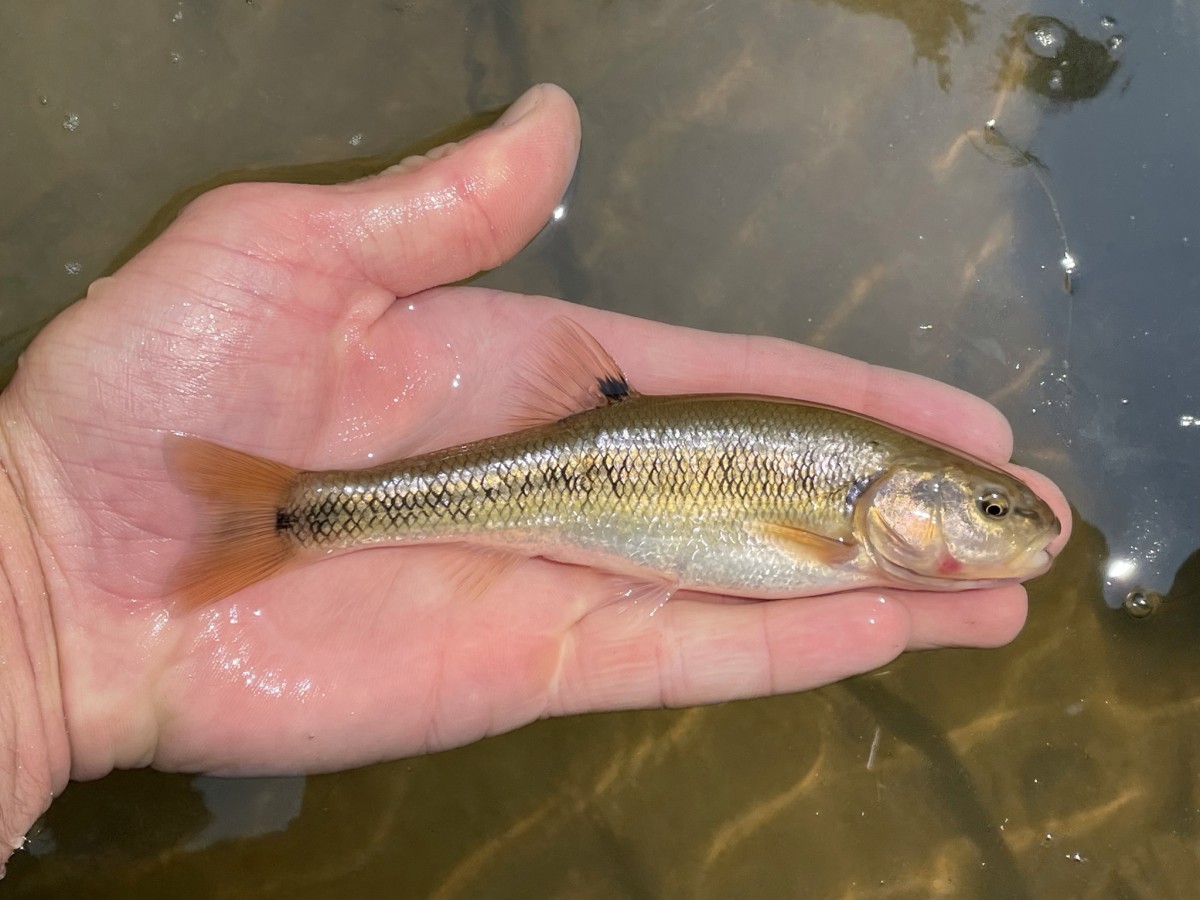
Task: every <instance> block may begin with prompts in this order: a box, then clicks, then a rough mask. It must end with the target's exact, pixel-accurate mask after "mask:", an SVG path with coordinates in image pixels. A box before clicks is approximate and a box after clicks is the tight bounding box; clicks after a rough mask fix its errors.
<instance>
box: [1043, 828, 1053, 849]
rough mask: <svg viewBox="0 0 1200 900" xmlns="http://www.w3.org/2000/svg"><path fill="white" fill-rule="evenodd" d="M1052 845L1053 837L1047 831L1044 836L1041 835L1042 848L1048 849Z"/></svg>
mask: <svg viewBox="0 0 1200 900" xmlns="http://www.w3.org/2000/svg"><path fill="white" fill-rule="evenodd" d="M1053 843H1054V835H1052V834H1051V833H1050V832H1048V831H1047V832H1046V833H1045V834H1044V835H1042V846H1043V847H1049V846H1050V845H1051V844H1053Z"/></svg>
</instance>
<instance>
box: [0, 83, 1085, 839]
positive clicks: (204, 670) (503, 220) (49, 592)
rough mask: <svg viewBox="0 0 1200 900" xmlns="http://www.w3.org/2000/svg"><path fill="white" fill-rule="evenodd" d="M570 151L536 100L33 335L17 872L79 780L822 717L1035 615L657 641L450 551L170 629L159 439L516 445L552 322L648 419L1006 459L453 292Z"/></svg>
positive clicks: (275, 208)
mask: <svg viewBox="0 0 1200 900" xmlns="http://www.w3.org/2000/svg"><path fill="white" fill-rule="evenodd" d="M578 146H579V120H578V116H577V113H576V110H575V107H574V104H573V103H572V101H571V100H570V98H569V97H568V96H567V95H566V94H565V93H563V92H562V91H561V90H559V89H557V88H554V87H552V86H541V87H539V88H535V89H534V90H533V91H531V92H530V93H529V94H527V95H526V96H525V97H524V98H522V100H521V101H519V102H518V103H517V104H515V105H514V107H513V108H512V109H510V111H509V113H508V114H506V116H505V117H504V118H503V119H502V120H501V122H500V123H498V124H497V126H495V127H493V128H492V129H489V130H487V131H485V132H481V133H480V134H478V135H475V136H474V137H472V138H470V139H469V140H467V141H464V142H462V143H461V144H459V145H458V146H457V147H455V148H453V149H451V150H450V151H448V152H444V153H439V154H432V155H431V156H435V157H437V158H436V159H426V160H415V161H409V162H407V163H406V164H404V165H402V166H400V167H397V168H396V169H394V170H391V171H388V172H385V173H382V174H380V175H378V176H375V177H373V178H370V179H367V180H364V181H361V182H356V183H353V184H347V185H340V186H334V187H312V186H299V185H280V184H246V185H237V186H232V187H227V188H222V189H220V190H217V191H214V192H212V193H210V194H208V195H206V196H204V197H202V198H200V199H199V200H198V201H196V202H195V203H193V204H192V205H191V206H189V207H188V208H187V209H186V210H185V211H184V213H183V214H182V215H181V216H180V217H179V219H178V220H177V221H176V222H175V223H174V224H173V225H172V226H171V227H170V228H169V229H168V230H167V231H166V232H165V233H164V234H163V235H162V236H161V237H159V238H158V239H157V240H156V241H154V242H153V243H152V244H151V245H150V246H149V247H147V248H146V249H145V250H144V251H143V252H142V253H141V254H139V255H138V256H137V257H136V258H135V259H133V260H132V261H130V262H129V263H128V264H127V265H126V266H125V267H124V268H122V269H121V270H120V271H119V272H118V273H116V274H115V275H114V276H112V277H110V278H106V279H103V280H101V281H98V282H97V283H95V284H94V285H92V287H91V289H90V290H89V291H88V295H87V298H86V299H85V300H84V301H82V302H80V303H78V304H76V305H75V306H73V307H71V308H70V309H69V310H67V311H66V312H64V313H63V314H62V315H60V316H59V317H58V318H57V319H56V320H55V321H54V322H53V323H52V324H51V325H50V326H49V327H47V328H46V329H45V331H44V332H43V333H42V335H41V336H40V337H39V338H38V339H37V340H36V341H35V343H34V345H33V346H32V347H30V349H29V350H28V351H27V353H26V354H25V356H24V357H23V359H22V361H21V365H20V368H19V371H18V373H17V375H16V377H15V379H14V380H13V382H12V384H11V385H10V386H9V388H8V389H7V390H6V391H5V392H4V394H3V396H2V397H0V412H2V414H3V415H2V418H0V423H2V430H0V460H2V461H3V463H4V467H5V470H6V472H7V474H8V480H6V481H4V482H3V484H2V485H0V515H3V516H4V521H5V522H6V523H8V525H7V526H6V529H5V534H6V538H5V542H4V546H3V548H0V549H2V552H3V556H2V557H0V562H3V565H4V571H5V574H6V575H7V591H8V593H7V594H5V595H4V596H2V597H0V654H2V655H3V658H4V659H5V660H6V673H7V677H6V685H5V686H4V687H2V688H0V738H2V739H3V741H4V742H5V745H6V748H5V749H6V750H8V751H9V752H8V753H7V754H6V759H10V760H11V759H12V757H13V753H12V748H13V747H17V748H19V760H18V761H19V768H17V770H16V771H11V770H10V771H6V772H0V837H2V838H5V839H8V840H9V842H10V844H16V843H19V839H20V836H21V835H23V834H24V832H25V829H26V828H28V826H29V824H30V823H31V822H32V820H33V818H34V817H35V816H36V815H38V814H39V813H40V812H41V811H43V810H44V808H45V807H46V805H47V804H48V803H49V800H50V797H51V796H52V793H54V792H57V791H60V790H62V789H63V788H64V787H65V785H66V782H67V779H68V778H69V777H73V778H81V779H82V778H96V777H99V776H101V775H103V774H105V773H106V772H108V771H110V770H111V769H113V768H114V767H133V766H144V765H154V766H157V767H160V768H163V769H171V770H187V771H203V772H214V773H225V774H239V773H241V774H245V773H262V772H316V771H324V770H330V769H339V768H344V767H348V766H353V765H357V764H360V763H366V762H369V761H373V760H379V759H387V758H395V757H400V756H405V755H412V754H418V753H423V752H427V751H432V750H437V749H439V748H445V747H450V746H454V745H458V744H463V743H466V742H469V741H472V740H475V739H478V738H481V737H483V736H485V735H490V734H496V733H499V732H503V731H507V730H510V729H513V728H516V727H518V726H520V725H523V724H525V723H527V722H530V721H532V720H534V719H537V718H539V717H543V716H551V715H561V714H566V713H572V712H580V711H587V710H600V709H617V708H628V707H647V706H649V707H653V706H660V705H667V706H680V705H687V704H697V703H708V702H714V701H719V700H726V699H732V698H738V697H751V696H756V695H763V694H771V693H779V692H785V691H797V690H803V689H806V688H811V687H815V686H817V685H821V684H825V683H828V682H831V681H835V680H837V679H840V678H844V677H846V676H849V675H851V674H855V673H858V672H863V671H866V670H869V669H872V668H874V667H877V666H880V665H883V664H885V663H886V662H888V661H889V660H891V659H892V658H894V657H895V656H896V655H897V654H899V653H900V652H902V651H904V650H905V649H920V648H931V647H940V646H951V645H953V646H979V647H990V646H996V645H1000V644H1003V643H1005V642H1007V641H1009V640H1011V639H1012V638H1013V637H1014V636H1015V635H1016V633H1017V632H1018V630H1019V629H1020V627H1021V625H1022V623H1023V622H1024V619H1025V614H1026V597H1025V591H1024V589H1023V588H1022V587H1020V586H1008V587H1002V588H996V589H988V590H985V591H971V592H967V593H965V594H924V593H919V592H905V591H889V590H876V591H867V592H859V593H848V594H841V595H836V596H831V597H822V598H811V599H805V600H794V601H788V600H783V601H779V600H777V601H769V602H759V603H747V602H738V603H721V602H714V601H713V599H712V598H701V597H698V596H677V597H675V598H673V599H671V601H670V602H669V603H667V604H666V605H665V606H664V607H663V608H662V609H660V610H658V611H657V612H656V613H655V614H654V615H650V614H649V611H648V610H647V609H645V608H635V609H630V608H628V607H629V604H627V603H622V602H621V601H620V600H619V591H620V586H619V585H615V584H614V580H613V578H612V577H611V576H606V575H605V574H603V573H598V572H594V571H591V570H588V569H583V568H579V567H571V566H564V565H559V564H554V563H549V562H545V561H541V560H528V561H525V562H522V563H520V564H519V565H516V566H513V567H508V568H504V569H502V570H501V571H499V572H497V573H496V574H495V575H494V576H493V577H492V578H491V579H490V580H486V581H485V583H484V584H483V587H482V589H481V590H478V591H466V592H464V591H462V589H461V579H458V578H456V577H451V573H454V572H457V571H459V570H461V569H463V568H464V567H468V568H469V567H470V566H471V562H470V559H469V556H470V553H471V551H469V550H465V549H462V548H455V547H438V548H435V547H428V548H405V549H390V550H386V549H385V550H372V551H367V552H361V553H353V554H348V555H345V556H341V557H336V558H333V559H330V560H327V561H322V562H320V563H318V564H315V565H311V566H307V567H304V568H301V569H296V570H293V571H289V572H286V573H285V574H283V575H281V576H279V577H276V578H273V579H270V580H268V581H266V582H263V583H260V584H258V585H255V586H254V587H252V588H250V589H247V590H245V591H243V592H241V593H240V594H238V595H236V596H234V597H231V598H228V599H226V600H223V601H221V602H219V603H217V604H215V605H214V606H212V607H210V608H208V609H204V610H200V611H197V612H193V613H190V614H187V615H179V614H174V615H172V614H171V613H169V612H168V611H167V610H166V609H165V608H164V601H163V595H164V585H166V584H167V583H168V581H169V578H170V573H171V571H172V568H173V567H174V566H175V565H176V563H177V562H178V560H179V559H180V558H181V556H182V555H183V554H184V552H185V551H186V549H187V546H188V542H189V540H190V537H191V535H192V529H193V526H194V524H195V522H194V511H193V505H192V501H191V500H190V498H189V497H187V496H186V495H185V493H184V492H183V490H181V488H180V487H179V486H178V485H177V484H176V483H175V482H174V481H173V480H172V478H171V477H170V476H169V474H168V472H167V471H166V469H165V466H164V457H163V436H164V434H165V433H167V432H170V431H187V432H190V433H193V434H196V435H199V436H201V437H205V438H208V439H210V440H214V441H217V442H219V443H222V444H226V445H229V446H232V447H235V448H238V449H242V450H246V451H249V452H252V453H256V454H259V455H264V456H269V457H272V458H275V459H279V460H282V461H286V462H288V463H291V464H294V465H298V466H302V467H306V468H333V467H362V466H365V465H369V464H374V463H378V462H381V461H383V460H386V459H389V458H396V457H401V456H405V455H409V454H412V453H415V452H419V451H423V450H430V449H436V448H438V447H442V446H447V445H451V444H454V443H457V442H461V441H465V440H470V439H474V438H478V437H483V436H486V435H489V434H494V433H497V432H500V431H503V430H506V422H507V421H509V418H510V417H511V415H512V412H513V410H512V404H511V394H512V390H511V389H512V386H513V380H512V378H513V368H514V365H513V360H514V359H521V358H522V357H523V355H525V354H527V353H528V347H529V345H530V336H531V335H534V334H536V333H537V332H538V330H539V328H541V327H542V326H543V325H544V324H545V323H547V322H548V321H549V320H552V319H554V318H557V317H560V316H562V315H564V314H566V315H569V316H571V317H572V318H574V319H575V320H576V321H578V322H579V323H581V324H582V325H583V326H584V327H585V328H587V329H588V330H589V331H590V332H591V333H592V334H594V335H595V336H596V337H597V338H598V339H599V341H600V342H601V344H603V345H604V346H605V347H606V348H607V349H608V350H609V352H610V353H611V354H612V355H613V357H614V358H615V359H617V360H618V361H619V362H620V363H621V365H622V366H623V368H624V369H625V371H626V372H627V374H628V375H629V378H630V380H631V382H632V384H633V385H634V386H635V387H637V388H638V389H639V390H641V391H642V392H644V393H683V392H703V391H730V390H736V391H738V392H757V393H767V394H774V395H780V396H794V397H800V398H806V399H811V400H816V401H819V402H823V403H829V404H833V405H837V406H842V407H845V408H848V409H853V410H858V411H861V412H864V413H867V414H869V415H873V416H877V417H879V418H881V419H884V420H886V421H889V422H893V423H895V424H898V425H900V426H902V427H905V428H907V429H909V430H912V431H916V432H918V433H922V434H924V435H926V436H928V437H930V438H932V439H934V440H937V441H940V442H943V443H946V444H949V445H951V446H954V447H956V448H959V449H961V450H964V451H966V452H968V453H971V454H973V455H976V456H978V457H981V458H983V459H985V460H988V461H992V462H996V463H1003V462H1005V461H1006V460H1007V459H1008V457H1009V454H1010V451H1011V449H1012V436H1011V433H1010V431H1009V428H1008V425H1007V423H1006V422H1005V421H1004V419H1003V418H1002V417H1001V416H1000V414H999V413H998V412H996V411H995V410H994V409H993V408H991V407H990V406H988V405H987V404H985V403H984V402H983V401H981V400H978V399H975V398H973V397H970V396H968V395H966V394H963V393H962V392H960V391H957V390H955V389H953V388H950V387H947V386H945V385H941V384H937V383H934V382H931V381H928V380H926V379H923V378H920V377H917V376H913V375H908V374H904V373H901V372H896V371H891V370H884V369H880V368H876V367H871V366H868V365H867V364H865V363H861V362H856V361H853V360H850V359H846V358H844V357H840V356H836V355H832V354H829V353H826V352H823V351H818V350H814V349H810V348H805V347H801V346H797V345H794V344H789V343H786V342H784V341H780V340H773V339H767V338H746V337H739V336H726V335H715V334H707V333H702V332H696V331H690V330H687V329H684V328H678V327H671V326H667V325H659V324H654V323H651V322H646V321H641V320H636V319H631V318H627V317H622V316H618V315H615V314H610V313H604V312H599V311H596V310H591V309H585V308H580V307H575V306H571V305H569V304H567V303H564V302H562V301H558V300H551V299H548V298H540V297H522V296H516V295H510V294H502V293H497V292H494V291H488V290H481V289H475V288H466V287H450V288H447V287H440V285H444V284H448V283H450V282H454V281H458V280H461V279H463V278H466V277H469V276H470V275H472V274H474V273H476V272H478V271H480V270H483V269H488V268H492V267H495V266H497V265H500V264H501V263H503V262H504V261H505V260H506V259H508V258H509V257H511V256H512V255H513V254H514V253H516V252H517V251H518V250H519V249H520V248H521V247H522V246H523V245H524V244H525V243H527V242H528V241H529V240H530V239H531V238H532V237H533V235H534V234H536V232H537V231H538V229H539V228H540V227H541V226H542V225H543V224H544V223H545V222H546V221H547V220H548V218H549V216H550V213H551V211H552V210H553V208H554V206H555V205H556V204H557V202H558V201H559V198H560V197H561V195H562V192H563V191H564V189H565V187H566V185H567V183H568V181H569V179H570V176H571V172H572V170H573V167H574V164H575V157H576V153H577V150H578ZM714 361H719V362H718V363H717V364H716V365H714ZM1008 468H1012V467H1008ZM1022 475H1023V477H1026V479H1027V480H1028V481H1029V483H1030V484H1031V485H1032V486H1033V487H1034V488H1035V490H1037V491H1038V492H1039V493H1040V494H1041V495H1042V496H1044V497H1045V498H1046V499H1047V500H1048V502H1049V503H1050V504H1051V505H1052V506H1053V507H1054V510H1055V512H1056V513H1057V514H1058V516H1059V517H1060V519H1061V520H1062V521H1063V523H1064V530H1063V534H1062V535H1061V536H1060V537H1059V538H1058V539H1057V540H1056V541H1055V543H1054V545H1053V546H1052V547H1051V549H1052V551H1055V552H1056V551H1057V550H1058V549H1059V548H1060V547H1061V546H1062V544H1063V543H1064V542H1065V541H1066V539H1067V536H1068V532H1069V525H1068V523H1069V515H1068V511H1067V506H1066V503H1065V501H1064V500H1063V498H1062V495H1061V494H1060V493H1059V492H1058V491H1057V489H1055V488H1054V487H1053V486H1052V485H1050V484H1049V483H1048V482H1047V481H1046V480H1045V479H1044V478H1041V477H1039V476H1036V475H1033V474H1031V473H1022ZM26 526H27V527H26ZM464 554H465V556H464ZM3 587H4V583H3V582H0V588H3Z"/></svg>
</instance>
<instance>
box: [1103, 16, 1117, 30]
mask: <svg viewBox="0 0 1200 900" xmlns="http://www.w3.org/2000/svg"><path fill="white" fill-rule="evenodd" d="M1100 25H1101V26H1102V27H1104V28H1116V27H1117V20H1116V19H1114V18H1113V17H1112V16H1102V17H1101V18H1100Z"/></svg>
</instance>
